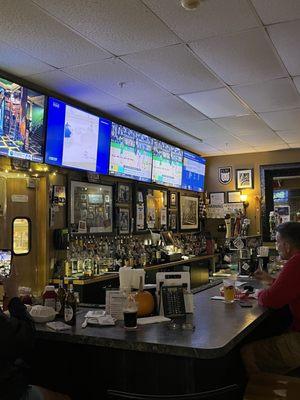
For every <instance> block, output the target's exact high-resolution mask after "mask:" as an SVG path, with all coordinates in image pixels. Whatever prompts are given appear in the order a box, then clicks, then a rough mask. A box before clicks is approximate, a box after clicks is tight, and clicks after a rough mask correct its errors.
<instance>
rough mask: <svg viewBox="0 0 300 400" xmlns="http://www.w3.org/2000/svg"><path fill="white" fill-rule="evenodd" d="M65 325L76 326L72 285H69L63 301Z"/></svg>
mask: <svg viewBox="0 0 300 400" xmlns="http://www.w3.org/2000/svg"><path fill="white" fill-rule="evenodd" d="M64 314H65V323H66V324H68V325H75V324H76V298H75V296H74V292H73V283H70V284H69V289H68V292H67V295H66V300H65V313H64Z"/></svg>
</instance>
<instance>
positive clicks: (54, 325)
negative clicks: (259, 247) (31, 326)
mask: <svg viewBox="0 0 300 400" xmlns="http://www.w3.org/2000/svg"><path fill="white" fill-rule="evenodd" d="M46 326H48V328H51V329H53V330H54V331H65V330H67V329H71V326H70V325H67V324H65V323H64V322H61V321H53V322H47V323H46Z"/></svg>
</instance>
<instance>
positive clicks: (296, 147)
mask: <svg viewBox="0 0 300 400" xmlns="http://www.w3.org/2000/svg"><path fill="white" fill-rule="evenodd" d="M299 147H300V141H299V142H296V143H290V144H289V148H290V149H298V148H299Z"/></svg>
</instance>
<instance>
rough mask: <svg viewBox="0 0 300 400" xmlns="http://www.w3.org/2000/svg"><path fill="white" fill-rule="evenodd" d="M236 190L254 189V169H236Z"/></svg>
mask: <svg viewBox="0 0 300 400" xmlns="http://www.w3.org/2000/svg"><path fill="white" fill-rule="evenodd" d="M235 174H236V181H235V185H236V190H241V189H253V187H254V181H253V168H249V169H236V170H235Z"/></svg>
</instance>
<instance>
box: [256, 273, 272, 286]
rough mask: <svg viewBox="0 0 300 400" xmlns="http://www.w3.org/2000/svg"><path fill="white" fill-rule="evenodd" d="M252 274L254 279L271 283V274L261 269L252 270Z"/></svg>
mask: <svg viewBox="0 0 300 400" xmlns="http://www.w3.org/2000/svg"><path fill="white" fill-rule="evenodd" d="M253 276H254V278H255V279H257V280H259V281H263V282H266V283H268V284H271V283H272V282H273V278H272V277H271V275H269V274H268V273H267V272H265V271H262V270H261V269H257V270H256V271H255V272H254V274H253Z"/></svg>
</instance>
